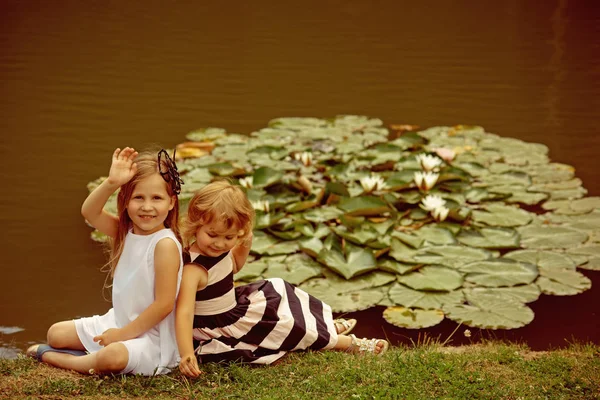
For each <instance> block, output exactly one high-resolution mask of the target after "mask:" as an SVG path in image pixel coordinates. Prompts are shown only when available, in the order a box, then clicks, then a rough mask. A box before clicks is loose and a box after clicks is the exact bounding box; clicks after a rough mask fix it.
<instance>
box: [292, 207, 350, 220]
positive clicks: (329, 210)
mask: <svg viewBox="0 0 600 400" xmlns="http://www.w3.org/2000/svg"><path fill="white" fill-rule="evenodd" d="M343 213H344V212H343V211H342V210H340V209H339V208H337V207H333V206H330V207H322V208H316V209H311V210H309V211H306V212H304V213H303V214H302V217H303V218H304V219H306V220H307V221H311V222H314V223H320V222H326V221H329V220H332V219H335V218H337V217H339V216H340V215H342V214H343Z"/></svg>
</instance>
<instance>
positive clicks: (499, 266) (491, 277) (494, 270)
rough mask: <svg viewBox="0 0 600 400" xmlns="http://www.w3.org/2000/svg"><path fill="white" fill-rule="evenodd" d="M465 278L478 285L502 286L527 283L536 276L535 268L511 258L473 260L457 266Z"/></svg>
mask: <svg viewBox="0 0 600 400" xmlns="http://www.w3.org/2000/svg"><path fill="white" fill-rule="evenodd" d="M459 270H460V271H461V272H464V273H466V274H467V275H466V277H465V280H466V281H467V282H471V283H474V284H476V285H479V286H485V287H502V286H515V285H522V284H529V283H531V282H533V281H534V280H535V278H537V276H538V271H537V268H536V267H535V266H534V265H532V264H529V263H525V262H518V261H515V260H511V259H504V258H498V259H494V260H485V261H475V262H472V263H470V264H466V265H463V266H461V267H459Z"/></svg>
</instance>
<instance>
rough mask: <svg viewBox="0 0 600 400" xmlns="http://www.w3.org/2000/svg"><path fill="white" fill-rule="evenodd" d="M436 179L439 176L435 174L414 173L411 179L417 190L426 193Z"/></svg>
mask: <svg viewBox="0 0 600 400" xmlns="http://www.w3.org/2000/svg"><path fill="white" fill-rule="evenodd" d="M438 178H439V174H436V173H435V172H415V175H414V178H413V179H414V181H415V183H416V184H417V187H418V188H419V190H421V191H423V192H428V191H429V190H430V189H431V188H432V187H434V186H435V183H436V182H437V180H438Z"/></svg>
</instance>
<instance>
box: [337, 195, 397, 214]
mask: <svg viewBox="0 0 600 400" xmlns="http://www.w3.org/2000/svg"><path fill="white" fill-rule="evenodd" d="M338 207H339V208H340V209H342V210H344V211H345V212H346V214H348V215H352V216H357V215H366V216H369V215H380V214H384V213H386V212H389V211H391V210H390V208H389V206H388V204H387V203H386V202H385V201H383V200H381V199H380V198H378V197H375V196H361V197H350V198H343V199H342V200H341V201H340V203H339V204H338Z"/></svg>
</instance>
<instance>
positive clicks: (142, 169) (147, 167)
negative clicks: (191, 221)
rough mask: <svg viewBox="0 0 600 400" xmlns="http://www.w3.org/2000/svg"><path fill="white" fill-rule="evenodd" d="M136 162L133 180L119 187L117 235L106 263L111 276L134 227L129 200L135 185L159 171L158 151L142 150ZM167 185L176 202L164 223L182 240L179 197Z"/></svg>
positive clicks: (166, 184)
mask: <svg viewBox="0 0 600 400" xmlns="http://www.w3.org/2000/svg"><path fill="white" fill-rule="evenodd" d="M135 163H136V164H137V171H136V173H135V175H134V176H133V178H131V180H129V182H127V183H126V184H124V185H123V186H121V188H120V189H119V194H118V195H117V212H118V217H119V224H118V229H117V236H116V237H115V238H113V239H111V240H109V246H110V248H109V260H108V262H107V263H106V268H107V270H108V271H109V272H110V277H111V278H112V277H114V275H115V268H116V267H117V263H118V262H119V258H120V257H121V254H122V253H123V246H124V244H125V236H126V235H127V232H128V231H129V229H131V227H132V222H131V218H129V214H128V213H127V204H128V203H129V200H131V195H132V194H133V191H134V189H135V186H136V185H137V184H138V183H139V182H140V181H141V180H143V179H145V178H147V177H149V176H151V175H152V174H158V173H159V169H158V152H157V151H150V150H148V151H144V152H141V153H140V154H139V155H138V156H137V158H136V159H135ZM161 164H163V165H162V167H163V168H167V165H166V162H165V161H164V160H161ZM165 187H166V188H167V193H168V194H169V196H170V197H172V198H174V201H175V204H174V206H173V209H172V210H170V211H169V213H168V214H167V218H166V219H165V222H164V224H165V227H167V228H170V229H171V230H172V231H173V233H175V236H176V237H177V240H179V242H181V234H180V232H179V199H178V198H177V194H176V193H175V192H174V191H173V188H172V186H171V185H170V184H168V183H167V182H166V181H165Z"/></svg>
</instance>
